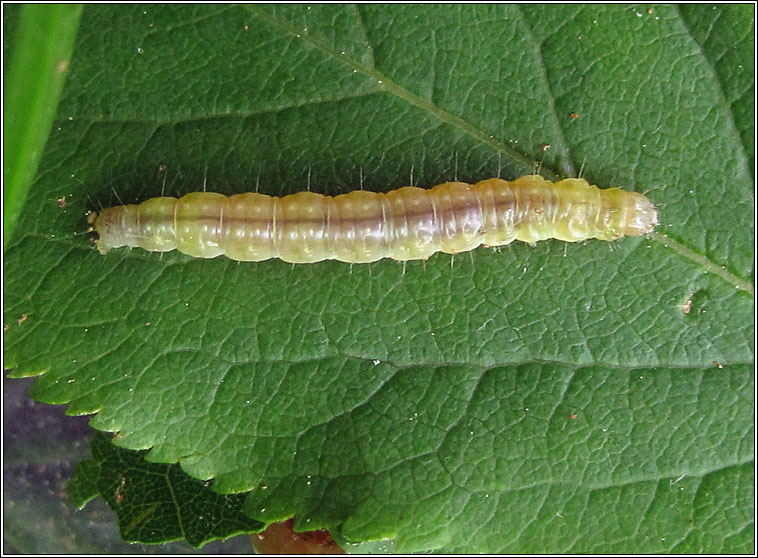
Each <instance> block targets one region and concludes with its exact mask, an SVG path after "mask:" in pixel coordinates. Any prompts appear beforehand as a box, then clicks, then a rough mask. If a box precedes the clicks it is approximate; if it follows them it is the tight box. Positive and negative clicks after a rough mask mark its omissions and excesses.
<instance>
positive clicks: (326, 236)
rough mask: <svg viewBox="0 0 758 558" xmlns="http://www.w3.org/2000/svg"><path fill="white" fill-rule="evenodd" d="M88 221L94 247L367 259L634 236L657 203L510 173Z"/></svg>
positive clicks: (203, 195)
mask: <svg viewBox="0 0 758 558" xmlns="http://www.w3.org/2000/svg"><path fill="white" fill-rule="evenodd" d="M89 220H90V222H91V223H94V228H95V231H96V232H97V233H98V234H99V237H100V238H99V240H98V241H97V248H98V250H99V251H100V252H101V253H102V254H105V253H106V252H108V251H109V250H110V249H111V248H117V247H119V246H131V247H139V248H143V249H145V250H150V251H154V252H167V251H170V250H175V249H176V250H179V251H180V252H183V253H184V254H189V255H190V256H195V257H200V258H215V257H216V256H219V255H222V254H223V255H225V256H227V257H228V258H231V259H233V260H239V261H261V260H267V259H269V258H281V259H282V260H284V261H287V262H292V263H308V262H317V261H321V260H329V259H335V260H340V261H343V262H349V263H366V262H373V261H376V260H380V259H382V258H392V259H395V260H417V259H425V258H428V257H429V256H431V255H432V254H434V253H436V252H446V253H448V254H457V253H459V252H465V251H468V250H473V249H474V248H476V247H477V246H480V245H486V246H502V245H504V244H508V243H510V242H512V241H514V240H521V241H523V242H530V243H534V242H537V241H538V240H545V239H548V238H557V239H559V240H565V241H567V242H577V241H582V240H587V239H590V238H598V239H601V240H615V239H617V238H621V237H622V236H625V235H628V236H640V235H644V234H647V233H649V232H651V231H652V230H653V228H654V227H655V225H656V224H657V223H658V212H657V211H656V210H655V208H654V207H653V204H652V203H650V201H649V200H648V199H647V198H646V197H645V196H643V195H642V194H638V193H636V192H629V191H625V190H621V189H620V188H609V189H600V188H598V187H597V186H592V185H590V184H589V183H588V182H587V181H586V180H584V179H581V178H567V179H564V180H561V181H559V182H556V183H552V182H550V181H549V180H545V179H544V178H542V177H541V176H539V175H527V176H522V177H521V178H518V179H517V180H514V181H512V182H509V181H506V180H501V179H499V178H490V179H489V180H483V181H481V182H477V183H476V184H473V185H471V184H465V183H463V182H446V183H444V184H439V185H437V186H435V187H433V188H431V189H429V190H425V189H422V188H416V187H412V186H407V187H404V188H399V189H397V190H393V191H391V192H387V193H386V194H385V193H377V192H367V191H364V190H357V191H354V192H350V193H349V194H342V195H339V196H335V197H331V196H325V195H322V194H315V193H312V192H299V193H297V194H292V195H289V196H284V197H282V198H276V197H272V196H267V195H264V194H256V193H248V194H237V195H234V196H229V197H227V196H224V195H222V194H215V193H211V192H195V193H192V194H187V195H186V196H183V197H181V198H179V199H176V198H170V197H161V198H152V199H149V200H147V201H145V202H142V203H141V204H139V205H122V206H118V207H111V208H108V209H105V210H103V211H102V212H101V213H100V214H99V215H98V214H97V213H92V214H90V216H89Z"/></svg>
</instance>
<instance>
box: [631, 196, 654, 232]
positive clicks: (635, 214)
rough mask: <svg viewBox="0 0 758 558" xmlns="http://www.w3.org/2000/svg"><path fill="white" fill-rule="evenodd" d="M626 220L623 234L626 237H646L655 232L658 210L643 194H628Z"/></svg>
mask: <svg viewBox="0 0 758 558" xmlns="http://www.w3.org/2000/svg"><path fill="white" fill-rule="evenodd" d="M626 195H627V196H628V197H627V203H626V219H625V223H624V230H623V234H624V235H625V236H645V235H646V234H650V233H651V232H653V230H654V229H655V227H656V226H657V225H658V210H657V209H655V206H654V205H653V203H652V202H651V201H650V200H649V199H647V198H646V197H645V196H643V195H642V194H639V193H637V192H626Z"/></svg>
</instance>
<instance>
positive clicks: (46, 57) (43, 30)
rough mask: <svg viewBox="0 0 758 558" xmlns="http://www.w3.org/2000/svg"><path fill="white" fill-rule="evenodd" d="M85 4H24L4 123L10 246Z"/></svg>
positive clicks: (5, 199)
mask: <svg viewBox="0 0 758 558" xmlns="http://www.w3.org/2000/svg"><path fill="white" fill-rule="evenodd" d="M81 13H82V6H81V5H78V4H77V5H28V6H24V7H23V10H22V11H21V16H20V20H19V24H18V28H17V32H16V36H15V37H14V42H13V45H12V54H11V59H10V66H9V70H8V74H7V81H6V89H5V100H4V106H3V109H4V112H5V119H4V121H3V138H4V139H3V147H4V152H5V157H4V161H5V163H4V166H3V180H4V187H3V203H4V211H3V217H4V222H3V234H4V243H3V245H4V246H7V245H8V242H9V240H10V237H11V235H12V233H13V229H14V227H15V225H16V221H18V217H19V214H20V213H21V209H22V208H23V206H24V202H25V201H26V197H27V194H28V192H29V188H30V186H31V183H32V180H34V175H35V173H36V172H37V165H38V164H39V160H40V156H41V155H42V150H43V148H44V146H45V142H46V141H47V137H48V135H49V134H50V128H51V125H52V122H53V118H55V113H56V110H57V108H58V100H59V98H60V94H61V90H62V89H63V83H64V81H65V77H66V70H67V69H68V67H69V62H70V60H71V53H72V51H73V45H74V37H76V30H77V27H78V26H79V18H80V17H81Z"/></svg>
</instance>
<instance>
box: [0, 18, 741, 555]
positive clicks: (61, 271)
mask: <svg viewBox="0 0 758 558" xmlns="http://www.w3.org/2000/svg"><path fill="white" fill-rule="evenodd" d="M753 28H754V19H753V13H752V8H751V7H749V6H718V7H715V8H713V9H711V7H708V8H707V9H706V8H705V7H703V6H692V7H687V8H682V9H678V8H676V7H671V6H656V7H653V8H647V7H646V8H640V7H635V6H586V7H583V6H555V5H552V6H505V5H493V6H391V7H386V6H368V5H362V6H357V7H355V6H339V5H336V6H335V5H331V6H305V5H297V6H275V7H271V6H167V7H163V6H152V5H151V6H145V7H140V6H116V7H112V6H92V7H88V8H87V9H85V12H84V15H83V19H82V24H81V32H80V36H79V38H78V41H77V44H76V47H75V53H74V58H73V61H72V65H71V70H70V72H71V73H70V76H69V82H68V84H67V87H66V89H65V91H64V95H63V98H62V101H61V106H60V108H59V117H58V121H57V122H56V126H55V127H54V131H53V134H52V135H51V138H50V141H49V143H48V146H47V150H46V152H45V155H44V157H43V160H42V163H41V166H40V173H39V175H38V178H37V181H36V184H35V189H34V192H33V195H32V198H31V200H30V202H29V203H28V205H27V207H26V209H25V211H24V213H23V215H22V219H21V222H20V226H19V231H18V234H17V236H16V239H15V241H14V242H13V243H12V244H11V246H10V247H9V249H8V251H7V253H6V268H5V272H6V285H5V292H6V295H5V296H6V298H5V302H6V307H5V316H4V319H5V323H6V324H8V326H9V328H8V330H7V331H6V340H5V357H6V365H11V366H13V367H14V368H15V374H16V375H19V376H23V375H32V374H42V376H41V377H40V378H39V379H38V381H37V382H36V384H35V386H34V389H33V394H34V395H35V397H37V398H38V399H40V400H42V401H46V402H50V403H67V404H68V407H67V410H68V412H69V413H70V414H86V413H95V412H96V413H97V414H96V415H95V417H94V419H93V421H92V424H93V425H94V426H96V427H97V428H99V429H103V430H109V431H114V432H118V437H117V443H118V444H119V445H121V446H123V447H125V448H130V449H148V448H152V449H151V451H150V452H149V453H148V454H147V455H148V459H151V460H153V461H158V462H166V463H172V462H176V461H179V462H180V463H181V465H182V467H183V468H184V469H185V470H186V471H187V472H188V473H190V474H191V475H193V476H195V477H196V478H199V479H211V478H212V479H215V480H214V484H213V486H214V488H215V489H216V490H218V491H220V492H245V491H251V492H250V494H249V496H248V498H247V506H246V510H247V512H248V514H249V515H250V516H251V517H252V518H254V519H257V520H260V521H263V522H270V521H275V520H280V519H284V518H287V517H290V516H292V515H296V516H297V523H296V525H297V526H299V527H300V528H301V529H307V528H323V527H326V528H329V529H331V530H332V532H333V533H334V535H335V537H337V538H338V539H339V540H340V541H341V542H342V543H343V544H344V545H346V546H348V547H350V548H351V549H353V548H355V549H358V550H366V549H372V550H382V549H385V548H389V547H386V546H384V544H385V543H380V544H379V546H377V545H376V543H372V544H371V546H365V544H367V543H364V544H357V545H356V546H352V545H351V544H350V543H363V542H364V541H372V540H373V541H377V540H381V539H391V540H392V543H391V545H392V546H391V548H393V549H395V550H423V549H440V550H447V551H484V552H487V551H489V552H497V551H510V552H558V551H563V552H591V551H597V552H632V551H637V552H671V551H682V552H695V551H702V552H720V551H721V552H739V551H748V550H750V549H751V548H752V544H753V538H752V497H753V493H752V486H753V480H752V461H753V443H752V440H753V426H752V413H753V400H752V393H753V362H754V346H753V339H754V328H753V325H752V316H753V287H752V281H753V234H754V228H753V205H754V195H753V182H752V175H751V169H750V165H751V164H752V160H753V159H752V157H753V153H752V151H753V144H752V137H753V127H752V126H753V109H752V105H751V102H752V97H753V87H754V84H753V78H752V76H753V70H754V67H753V66H754V63H753V58H752V53H753V46H754V45H753V43H752V36H753ZM714 37H718V38H717V39H715V38H714ZM724 60H728V61H729V63H728V64H724V63H723V61H724ZM546 144H549V145H550V148H549V149H547V150H546V151H543V146H544V145H546ZM538 165H539V166H540V170H541V172H542V173H543V174H545V175H547V176H555V175H576V174H577V173H579V172H580V170H581V171H582V172H583V174H584V176H586V177H587V178H588V180H590V181H592V182H594V183H598V184H601V185H604V186H613V185H623V186H625V187H627V188H629V189H636V190H639V191H646V192H648V193H649V197H650V198H651V199H652V200H653V201H654V202H655V203H657V204H659V209H660V211H661V225H660V226H659V229H658V232H657V233H656V234H655V235H654V236H653V237H651V238H647V239H646V238H642V239H632V238H630V239H624V240H622V241H620V242H617V243H614V244H613V245H609V244H608V243H604V242H599V241H597V242H587V243H586V244H583V245H564V244H562V243H560V242H557V241H556V242H544V243H540V245H538V247H537V248H531V247H529V246H526V245H511V246H508V247H506V248H504V249H501V250H495V251H493V250H483V249H481V250H478V251H476V252H473V253H471V254H470V255H465V254H464V255H463V256H458V257H456V258H455V259H453V258H451V257H450V256H446V255H441V254H440V255H437V256H435V257H433V258H431V259H430V260H429V261H427V262H410V263H408V264H407V265H399V264H397V263H395V262H392V261H383V262H379V263H376V264H371V265H360V266H353V267H351V266H348V265H345V264H340V263H337V262H325V263H321V264H314V265H303V266H294V267H293V266H290V265H288V264H285V263H282V262H279V261H269V262H264V263H260V264H237V263H234V262H230V261H228V260H225V259H217V260H208V261H202V260H193V259H191V258H188V257H186V256H183V255H181V254H175V253H172V254H167V255H164V256H163V257H160V256H159V255H157V254H150V253H146V252H141V251H138V250H134V251H131V252H124V251H120V252H119V251H116V252H113V253H111V254H108V255H107V256H105V257H103V256H101V255H100V254H98V253H97V252H95V251H93V250H92V249H91V248H90V246H89V244H88V242H87V239H86V238H85V237H84V236H81V235H80V236H77V235H78V233H81V232H82V231H83V230H84V228H85V226H86V224H85V220H84V212H85V210H86V209H87V208H97V206H98V204H102V205H103V206H107V205H111V204H114V203H118V201H117V198H120V199H121V200H123V201H124V202H134V201H140V200H143V199H146V198H148V197H151V196H155V195H160V193H161V192H163V191H165V192H167V193H171V194H177V193H186V192H189V191H193V190H198V189H202V188H203V185H204V183H205V182H207V188H208V189H209V190H215V191H220V192H222V193H233V192H242V191H247V190H251V189H259V190H260V191H261V192H265V193H269V194H275V195H281V194H285V193H290V192H294V191H298V190H301V189H304V188H306V187H307V186H308V185H310V188H311V189H312V190H314V191H318V192H322V193H327V194H336V193H340V192H344V191H348V190H351V189H353V188H356V187H358V186H359V185H360V184H361V183H362V185H363V186H364V187H365V188H367V189H375V190H387V189H391V188H394V187H398V186H401V185H404V184H407V183H408V182H409V180H411V181H413V182H414V183H415V182H417V183H418V184H419V185H422V186H431V185H434V184H436V183H437V182H441V181H445V180H449V179H451V178H453V177H454V176H456V175H457V176H458V178H460V179H462V180H466V181H475V180H478V179H482V178H487V177H490V176H492V175H497V174H498V173H500V174H501V175H502V176H503V177H505V178H514V177H516V176H518V175H521V174H524V173H527V172H532V171H533V169H534V168H535V166H538ZM63 196H66V203H67V206H66V207H65V208H61V207H60V206H59V203H58V202H57V201H56V200H58V199H60V198H62V197H63ZM22 318H23V319H22ZM43 373H44V374H43Z"/></svg>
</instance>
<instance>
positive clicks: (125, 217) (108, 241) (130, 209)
mask: <svg viewBox="0 0 758 558" xmlns="http://www.w3.org/2000/svg"><path fill="white" fill-rule="evenodd" d="M135 209H136V206H131V205H120V206H117V207H109V208H108V209H103V210H102V211H101V212H100V213H98V212H96V211H90V212H89V213H88V214H87V222H88V223H90V224H91V225H93V229H94V232H95V233H97V235H98V238H97V240H96V243H95V246H96V248H97V250H98V252H100V253H101V254H107V253H108V252H109V251H110V250H111V248H118V247H120V246H137V242H136V238H133V234H131V233H132V232H133V231H134V230H135V227H132V226H129V225H130V224H131V223H130V221H132V220H135V218H136V215H137V212H136V211H135Z"/></svg>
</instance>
